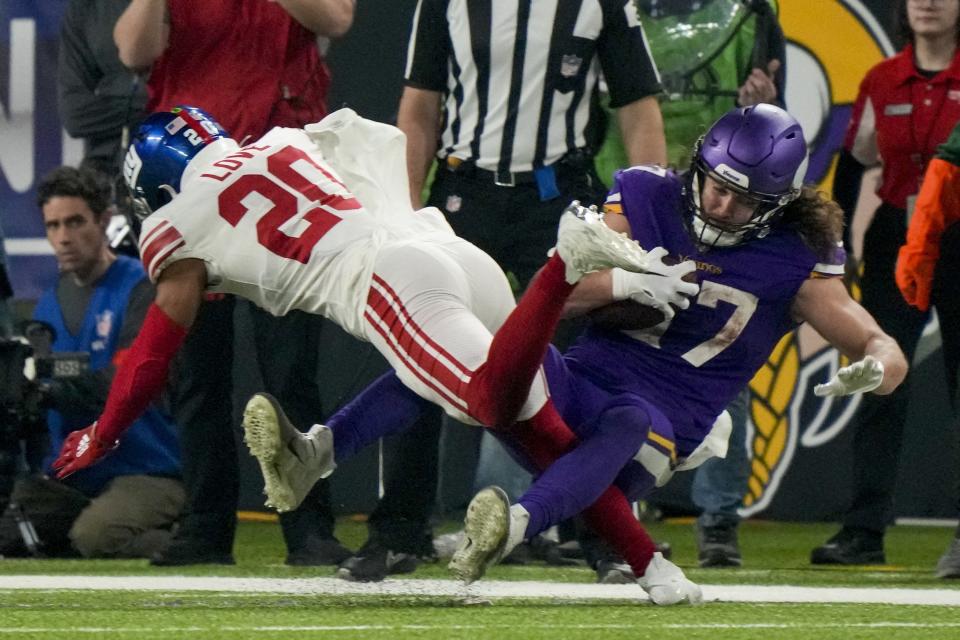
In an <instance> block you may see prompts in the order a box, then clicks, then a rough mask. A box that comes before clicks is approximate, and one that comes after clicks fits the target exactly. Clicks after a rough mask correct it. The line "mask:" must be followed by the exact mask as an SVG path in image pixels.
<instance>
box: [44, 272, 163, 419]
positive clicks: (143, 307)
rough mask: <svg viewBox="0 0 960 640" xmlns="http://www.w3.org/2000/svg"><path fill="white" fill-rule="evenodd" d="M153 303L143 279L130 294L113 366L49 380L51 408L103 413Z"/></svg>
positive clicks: (146, 281) (148, 286) (150, 293)
mask: <svg viewBox="0 0 960 640" xmlns="http://www.w3.org/2000/svg"><path fill="white" fill-rule="evenodd" d="M152 301H153V286H152V285H151V284H150V282H149V281H148V280H146V279H144V280H142V281H141V282H140V283H139V284H137V285H136V286H135V287H134V288H133V290H132V291H131V293H130V298H129V300H128V302H127V308H126V309H125V311H124V313H123V323H122V324H121V325H120V333H119V335H118V338H117V347H116V349H115V351H114V355H113V361H112V363H111V364H110V365H109V366H107V367H104V368H103V369H98V370H97V371H89V372H87V373H84V374H82V375H80V376H77V377H76V378H67V379H54V380H50V381H49V383H48V384H49V387H48V398H49V403H50V405H51V407H52V408H54V409H57V410H58V411H62V412H69V413H76V414H80V413H83V414H89V415H97V414H99V413H100V412H101V411H102V410H103V408H104V404H105V403H106V401H107V394H108V393H109V391H110V384H111V382H112V381H113V377H114V374H115V373H116V367H117V366H118V365H119V364H120V362H122V361H123V358H124V357H125V355H126V353H127V351H128V350H129V348H130V345H131V344H132V343H133V341H134V338H136V337H137V333H138V332H139V331H140V327H141V326H142V325H143V321H144V318H145V317H146V314H147V308H148V307H149V306H150V303H151V302H152Z"/></svg>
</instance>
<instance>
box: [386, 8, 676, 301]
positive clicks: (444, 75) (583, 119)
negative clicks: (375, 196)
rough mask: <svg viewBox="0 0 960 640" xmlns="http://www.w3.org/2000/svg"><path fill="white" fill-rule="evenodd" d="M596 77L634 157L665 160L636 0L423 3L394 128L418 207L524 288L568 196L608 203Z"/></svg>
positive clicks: (654, 79) (654, 78) (655, 81)
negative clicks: (437, 214)
mask: <svg viewBox="0 0 960 640" xmlns="http://www.w3.org/2000/svg"><path fill="white" fill-rule="evenodd" d="M601 71H602V72H603V77H604V78H605V80H606V84H607V87H608V90H609V93H610V104H611V106H612V107H614V108H615V109H616V111H617V119H618V123H619V124H620V127H621V130H622V131H623V138H624V141H625V145H626V151H627V159H628V160H629V162H630V164H631V165H633V164H643V163H656V164H661V165H664V164H666V143H665V141H664V134H663V121H662V118H661V115H660V107H659V105H658V102H657V94H658V93H659V92H660V82H659V77H658V75H657V70H656V67H655V66H654V63H653V60H652V58H651V56H650V52H649V50H648V48H647V43H646V38H645V36H644V34H643V29H642V28H641V26H640V22H639V20H638V18H637V14H636V8H635V7H634V5H633V2H632V1H631V0H600V1H599V2H597V1H596V0H589V1H585V0H537V1H536V2H534V1H532V0H519V2H518V3H516V4H515V3H502V2H494V1H493V0H455V1H452V2H451V1H450V0H419V2H418V4H417V9H416V12H415V14H414V20H413V32H412V34H411V38H410V45H409V48H408V52H407V67H406V73H405V87H404V91H403V95H402V97H401V99H400V111H399V115H398V126H399V127H400V128H401V129H402V130H403V131H404V133H406V134H407V145H408V151H407V155H408V171H409V173H410V193H411V197H412V199H413V203H414V205H416V206H419V205H421V199H420V194H421V192H422V190H423V186H424V180H425V177H426V174H427V171H428V169H429V167H430V164H431V162H433V159H434V157H436V159H437V161H438V168H437V172H436V177H435V179H434V181H433V184H432V186H431V189H430V198H429V201H428V204H429V205H433V206H436V207H438V208H439V209H441V210H442V211H443V212H444V213H445V214H446V216H447V219H448V220H449V222H450V224H451V225H452V226H453V229H454V231H456V233H457V235H459V236H461V237H462V238H465V239H467V240H469V241H470V242H472V243H474V244H476V245H477V246H479V247H480V248H481V249H483V250H484V251H486V252H487V253H489V254H490V255H491V256H492V257H493V258H494V259H495V260H496V261H497V262H498V263H499V264H500V265H501V266H502V267H503V269H504V270H505V271H507V272H512V273H513V275H514V276H515V277H516V279H517V281H518V283H519V284H520V286H521V287H524V286H526V284H527V282H529V280H530V278H532V277H533V274H534V273H535V272H536V270H537V269H539V268H540V266H542V264H543V260H544V256H545V255H546V252H547V250H548V249H549V248H550V247H552V246H553V244H554V241H555V236H556V227H557V221H558V219H559V216H560V213H561V211H562V210H563V208H564V207H565V206H566V205H567V204H569V203H570V201H571V200H574V199H576V200H580V201H581V202H584V203H588V204H589V203H598V202H601V201H602V199H603V197H604V196H605V195H606V187H605V186H604V185H603V184H602V182H600V180H599V179H598V178H597V174H596V171H595V170H594V166H593V151H594V150H593V149H591V148H590V147H589V145H588V131H587V130H588V122H589V121H590V116H591V107H592V106H594V104H595V100H596V91H597V86H598V83H599V81H600V75H601Z"/></svg>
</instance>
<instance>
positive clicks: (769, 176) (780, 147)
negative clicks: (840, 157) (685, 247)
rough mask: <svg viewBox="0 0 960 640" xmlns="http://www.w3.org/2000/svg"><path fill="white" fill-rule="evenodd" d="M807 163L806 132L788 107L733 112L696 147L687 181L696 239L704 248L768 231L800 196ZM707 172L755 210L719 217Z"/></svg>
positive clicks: (689, 218) (691, 225) (688, 217)
mask: <svg viewBox="0 0 960 640" xmlns="http://www.w3.org/2000/svg"><path fill="white" fill-rule="evenodd" d="M806 168H807V152H806V143H805V142H804V140H803V132H802V130H801V129H800V125H799V124H798V123H797V122H796V120H794V119H793V118H792V117H791V116H790V115H789V114H787V113H786V112H785V111H783V110H782V109H780V108H778V107H775V106H772V105H758V106H756V107H745V108H740V109H734V110H732V111H730V112H728V113H727V114H726V115H724V116H723V117H722V118H720V120H718V121H717V122H716V123H715V124H714V125H713V126H712V127H711V128H710V130H708V131H707V133H706V134H705V135H704V136H703V137H701V138H700V140H698V141H697V143H696V145H695V147H694V153H693V159H692V160H691V166H690V171H689V172H688V174H687V183H686V186H685V192H686V194H685V195H686V200H687V209H688V212H687V215H686V216H685V221H686V222H687V225H688V228H689V231H690V233H691V235H692V236H693V239H694V240H695V241H696V242H697V243H698V244H700V245H701V246H703V247H729V246H733V245H737V244H740V243H743V242H747V241H749V240H753V239H756V238H762V237H764V236H766V235H767V234H769V233H770V230H771V228H772V227H773V226H774V224H776V222H777V220H778V219H779V218H780V217H781V216H782V214H783V212H784V208H785V207H786V206H787V205H789V204H790V203H791V202H793V201H794V200H796V199H797V198H798V197H799V195H800V190H801V188H802V186H803V177H804V175H805V174H806ZM707 177H710V178H711V179H712V180H713V181H715V182H716V183H717V184H718V185H719V186H720V187H721V188H723V189H725V190H728V191H730V192H732V194H733V197H734V198H735V199H736V200H737V201H738V203H739V204H740V205H741V206H743V205H746V206H749V207H750V208H752V209H753V213H752V214H751V215H750V217H749V218H748V219H747V220H746V221H745V222H742V223H736V224H734V223H730V222H727V221H723V220H719V219H718V218H717V217H716V216H711V215H710V213H709V212H707V211H706V210H705V208H704V204H703V196H704V189H705V185H706V179H707Z"/></svg>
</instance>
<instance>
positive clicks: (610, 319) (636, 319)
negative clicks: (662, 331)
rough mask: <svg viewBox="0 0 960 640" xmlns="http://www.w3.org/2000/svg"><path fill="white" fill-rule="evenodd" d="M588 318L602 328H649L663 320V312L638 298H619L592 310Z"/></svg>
mask: <svg viewBox="0 0 960 640" xmlns="http://www.w3.org/2000/svg"><path fill="white" fill-rule="evenodd" d="M587 318H588V319H589V320H590V323H591V324H593V325H594V326H597V327H600V328H602V329H647V328H649V327H652V326H654V325H658V324H660V323H661V322H663V312H662V311H660V310H659V309H654V308H653V307H648V306H647V305H643V304H640V303H639V302H637V301H636V300H617V301H615V302H611V303H610V304H605V305H603V306H602V307H597V308H596V309H594V310H593V311H590V312H589V313H588V314H587Z"/></svg>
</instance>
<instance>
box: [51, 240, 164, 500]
mask: <svg viewBox="0 0 960 640" xmlns="http://www.w3.org/2000/svg"><path fill="white" fill-rule="evenodd" d="M144 278H146V273H145V272H144V270H143V267H142V266H141V264H140V262H139V261H137V260H134V259H132V258H127V257H125V256H118V257H117V259H116V261H115V262H114V263H113V264H112V265H110V268H109V269H107V272H106V273H105V274H104V275H103V277H102V278H100V281H99V282H98V283H97V285H96V288H95V289H94V291H93V296H92V297H91V298H90V303H89V304H88V305H87V312H86V314H85V315H84V318H83V325H82V326H81V327H80V331H79V332H78V333H77V334H76V335H73V334H71V333H70V331H69V329H67V326H66V324H65V322H64V319H63V313H62V312H61V310H60V304H59V302H58V301H57V292H56V287H54V288H53V289H50V290H48V291H46V292H45V293H44V295H43V297H41V298H40V301H39V302H38V303H37V307H36V309H34V312H33V317H34V318H35V319H37V320H43V321H45V322H49V323H50V324H51V325H53V328H54V329H55V330H56V332H57V339H56V340H55V341H54V343H53V351H54V352H57V351H85V352H87V353H89V354H90V368H91V370H94V371H96V370H98V369H103V368H104V367H107V366H109V365H110V362H111V360H112V359H113V356H114V354H115V353H116V350H117V340H118V339H119V336H120V327H121V326H122V325H123V316H124V313H125V312H126V310H127V304H128V302H129V299H130V294H131V292H132V291H133V289H134V287H136V286H137V284H139V283H140V282H141V281H142V280H143V279H144ZM97 417H98V416H95V415H80V414H69V415H67V414H63V413H60V412H59V411H49V412H48V414H47V424H48V426H49V429H50V443H51V449H50V454H49V455H48V456H47V458H46V459H45V460H44V467H45V468H46V470H47V472H48V473H49V472H50V465H51V463H52V462H53V460H54V459H55V458H56V456H57V454H58V452H59V451H60V447H61V446H62V445H63V441H64V439H65V438H66V437H67V435H68V434H69V433H70V432H71V431H75V430H76V429H82V428H83V427H86V426H88V425H90V424H91V423H93V421H94V420H96V419H97ZM129 475H163V476H179V475H180V449H179V444H178V442H177V436H176V427H175V425H174V423H173V420H172V419H171V418H170V416H169V415H167V414H166V413H164V412H162V411H160V410H159V409H158V408H157V407H156V406H154V405H151V406H150V407H149V408H148V409H147V411H146V412H145V413H144V414H143V416H141V417H140V419H139V420H137V421H136V422H134V423H133V426H131V427H130V429H129V430H128V431H127V433H126V435H125V436H124V438H123V441H122V443H121V444H120V446H119V447H118V448H117V450H116V451H114V452H112V453H111V454H110V455H108V456H107V457H106V458H104V459H103V460H102V461H101V462H99V463H97V464H95V465H94V466H92V467H90V468H88V469H84V470H82V471H79V472H77V473H76V474H74V475H72V476H70V477H69V478H68V479H67V483H68V484H70V485H71V486H73V487H75V488H77V489H78V490H80V491H82V492H84V493H86V494H88V495H96V494H97V493H99V492H100V491H101V490H102V489H103V488H104V485H106V484H107V483H108V482H109V481H110V480H112V479H113V478H116V477H118V476H129Z"/></svg>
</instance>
